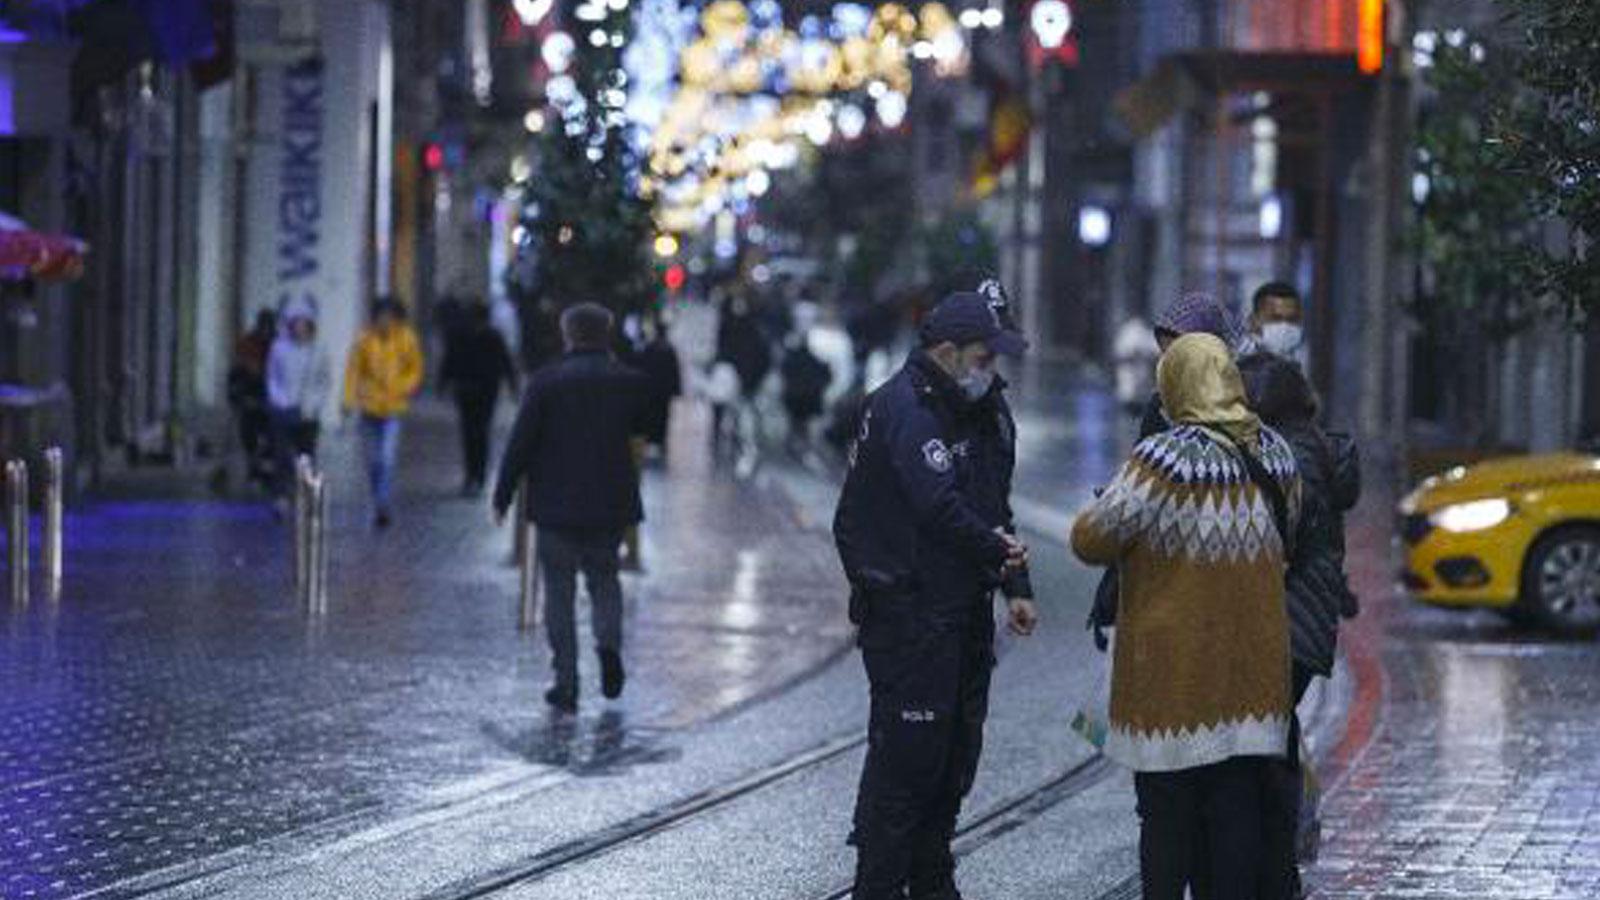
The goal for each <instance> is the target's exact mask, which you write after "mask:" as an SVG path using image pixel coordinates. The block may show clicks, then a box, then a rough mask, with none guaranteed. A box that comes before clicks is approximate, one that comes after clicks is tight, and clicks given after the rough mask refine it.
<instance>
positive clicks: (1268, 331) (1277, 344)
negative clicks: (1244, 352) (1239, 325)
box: [1258, 322, 1306, 357]
mask: <svg viewBox="0 0 1600 900" xmlns="http://www.w3.org/2000/svg"><path fill="white" fill-rule="evenodd" d="M1305 339H1306V336H1305V329H1303V328H1301V327H1300V326H1299V325H1296V324H1294V323H1293V322H1268V323H1267V324H1265V325H1263V326H1261V338H1260V340H1259V341H1258V343H1259V344H1260V345H1261V349H1263V350H1265V351H1267V352H1268V353H1273V354H1276V355H1278V356H1288V357H1293V356H1295V355H1297V354H1298V353H1299V352H1300V347H1301V345H1302V344H1304V343H1305Z"/></svg>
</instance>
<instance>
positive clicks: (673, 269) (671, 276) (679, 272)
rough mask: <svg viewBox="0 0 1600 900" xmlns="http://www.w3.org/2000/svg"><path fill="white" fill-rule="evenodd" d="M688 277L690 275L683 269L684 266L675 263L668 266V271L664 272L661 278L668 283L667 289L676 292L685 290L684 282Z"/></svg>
mask: <svg viewBox="0 0 1600 900" xmlns="http://www.w3.org/2000/svg"><path fill="white" fill-rule="evenodd" d="M687 277H688V276H687V275H686V274H685V273H684V271H683V266H681V265H679V264H677V263H673V264H672V265H670V266H668V267H667V271H666V272H664V273H663V274H662V276H661V280H662V282H663V283H665V284H666V286H667V290H669V291H671V292H673V293H674V294H676V293H677V292H678V291H681V290H683V282H684V280H685V279H686V278H687Z"/></svg>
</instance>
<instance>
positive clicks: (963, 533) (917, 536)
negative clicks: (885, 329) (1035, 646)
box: [833, 350, 1032, 610]
mask: <svg viewBox="0 0 1600 900" xmlns="http://www.w3.org/2000/svg"><path fill="white" fill-rule="evenodd" d="M1002 387H1003V384H1002V383H1001V382H999V381H998V380H996V383H995V387H994V388H993V389H991V391H990V392H989V394H988V395H986V396H985V397H984V398H983V399H981V400H979V401H977V402H976V403H974V402H972V401H970V400H968V399H967V398H966V397H965V396H964V395H963V394H962V393H961V389H960V388H959V387H958V386H957V385H956V383H955V381H954V380H953V379H952V378H950V376H949V375H947V374H946V373H945V372H944V371H943V370H942V369H940V368H939V366H938V364H937V363H935V362H934V361H933V360H932V359H931V358H929V357H928V356H927V354H926V353H924V352H923V351H921V350H917V351H914V352H913V353H912V355H911V357H910V359H908V360H907V361H906V364H905V366H904V367H903V368H902V369H901V370H900V372H899V373H897V374H896V375H895V376H894V377H893V378H891V379H889V381H888V382H886V383H885V384H884V385H883V386H882V387H880V388H878V390H876V391H874V392H873V393H872V395H871V396H870V397H868V398H867V403H866V408H865V410H864V411H863V413H862V417H861V422H860V426H859V432H858V434H857V437H856V440H855V442H854V444H853V445H852V447H851V451H850V469H849V473H848V474H847V475H846V477H845V484H844V490H843V492H842V493H841V495H840V497H839V508H838V511H837V512H836V513H835V515H834V523H833V533H834V540H835V542H836V544H837V546H838V549H839V558H840V561H841V562H842V563H843V565H844V570H845V574H846V576H847V577H848V578H849V580H850V583H851V586H852V588H853V589H855V590H856V591H857V592H862V593H869V594H870V593H872V592H905V593H917V594H919V595H921V597H922V598H924V600H925V601H926V602H928V603H931V604H933V605H934V606H936V607H939V608H942V609H950V610H954V609H958V608H961V607H965V606H967V605H969V604H971V602H972V601H973V598H974V597H975V596H977V595H980V594H983V593H985V592H987V591H989V590H992V589H994V588H995V587H1003V588H1004V589H1005V591H1006V593H1007V594H1008V595H1009V596H1019V597H1020V596H1031V595H1032V587H1031V586H1030V585H1029V584H1028V576H1027V573H1026V571H1019V572H1014V573H1012V574H1010V575H1008V576H1006V577H1005V578H1002V575H1001V573H1002V569H1003V566H1004V562H1005V555H1006V554H1005V542H1004V541H1003V540H1001V538H1000V536H999V535H998V534H996V533H995V529H996V528H1000V529H1004V530H1006V531H1008V532H1009V531H1011V530H1013V523H1012V515H1011V504H1010V491H1011V477H1012V469H1013V466H1014V463H1015V459H1016V452H1015V441H1016V427H1015V424H1014V423H1013V421H1012V418H1011V412H1010V409H1009V408H1008V407H1007V405H1006V403H1005V399H1004V397H1003V395H1002V394H1001V389H1002Z"/></svg>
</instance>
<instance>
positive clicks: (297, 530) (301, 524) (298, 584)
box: [290, 453, 316, 599]
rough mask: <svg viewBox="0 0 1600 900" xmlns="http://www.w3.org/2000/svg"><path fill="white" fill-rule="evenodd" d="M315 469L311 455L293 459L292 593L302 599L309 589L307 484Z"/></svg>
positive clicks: (291, 513) (302, 455) (308, 507)
mask: <svg viewBox="0 0 1600 900" xmlns="http://www.w3.org/2000/svg"><path fill="white" fill-rule="evenodd" d="M315 473H316V469H315V468H314V467H313V465H312V463H311V457H309V456H307V455H305V454H303V453H302V454H300V455H299V456H297V457H295V461H294V493H293V494H292V499H291V504H290V505H291V512H290V515H291V517H292V522H293V524H292V526H291V527H292V529H293V531H294V546H293V548H292V549H291V551H290V552H291V553H292V554H293V557H294V595H295V596H296V597H300V598H302V599H304V598H305V596H306V593H307V591H309V590H310V579H309V573H310V569H309V568H308V567H307V565H306V563H307V556H308V555H309V552H310V550H309V548H308V546H307V543H306V542H307V540H308V537H309V533H310V521H309V509H310V505H309V493H310V492H309V489H308V486H309V484H310V482H311V479H312V477H313V476H314V475H315Z"/></svg>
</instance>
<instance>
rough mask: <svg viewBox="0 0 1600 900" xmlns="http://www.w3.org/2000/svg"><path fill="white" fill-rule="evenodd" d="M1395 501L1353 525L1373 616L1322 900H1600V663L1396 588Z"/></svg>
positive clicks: (1316, 883)
mask: <svg viewBox="0 0 1600 900" xmlns="http://www.w3.org/2000/svg"><path fill="white" fill-rule="evenodd" d="M1392 509H1393V506H1392V498H1391V497H1390V496H1387V495H1385V494H1383V493H1382V492H1380V491H1373V492H1372V496H1370V497H1369V498H1367V500H1366V501H1365V502H1364V503H1363V505H1362V506H1361V507H1360V508H1359V510H1358V512H1357V515H1356V516H1355V517H1354V518H1353V519H1352V521H1351V528H1350V568H1351V577H1352V581H1353V582H1354V584H1355V586H1356V589H1357V592H1358V593H1359V594H1360V596H1361V600H1362V614H1361V616H1360V617H1359V618H1357V619H1356V620H1355V621H1354V622H1353V623H1351V624H1350V625H1348V626H1347V627H1346V629H1345V637H1344V639H1343V647H1344V649H1345V651H1346V653H1347V655H1348V657H1349V662H1350V665H1351V668H1352V670H1353V671H1354V672H1355V674H1356V678H1355V682H1356V696H1355V699H1354V701H1353V703H1352V705H1351V711H1350V716H1349V721H1348V724H1347V727H1346V731H1345V738H1344V740H1343V741H1341V742H1340V743H1339V745H1338V746H1336V747H1335V748H1334V750H1333V753H1332V755H1331V770H1330V772H1329V773H1328V777H1327V780H1326V781H1325V784H1326V785H1327V786H1328V788H1329V790H1328V793H1327V796H1326V797H1325V799H1324V802H1323V807H1322V811H1323V829H1324V831H1323V834H1324V842H1323V848H1322V858H1321V860H1320V862H1319V863H1318V864H1317V865H1316V866H1314V867H1312V868H1311V869H1310V870H1309V872H1308V886H1309V887H1310V888H1312V893H1311V896H1312V897H1314V898H1317V900H1347V898H1349V900H1354V898H1369V897H1395V898H1402V897H1404V898H1437V900H1444V898H1463V900H1465V898H1472V900H1490V898H1492V900H1593V898H1595V897H1600V655H1597V654H1596V648H1595V646H1594V643H1593V641H1592V640H1591V641H1578V642H1574V643H1563V642H1559V641H1554V640H1550V639H1547V638H1544V637H1541V636H1539V635H1536V634H1531V633H1527V632H1521V631H1517V630H1515V629H1513V628H1511V627H1510V626H1508V625H1507V624H1505V623H1504V622H1503V621H1501V620H1500V619H1499V618H1498V617H1497V616H1495V615H1494V614H1493V613H1489V612H1477V613H1451V612H1446V611H1440V610H1433V609H1428V608H1425V607H1422V606H1420V605H1418V604H1416V603H1414V602H1413V601H1411V600H1410V599H1409V598H1407V597H1405V596H1402V595H1401V594H1400V593H1398V592H1397V591H1396V589H1395V588H1394V586H1393V585H1394V581H1393V576H1392V573H1393V572H1394V571H1395V569H1396V565H1395V561H1394V556H1393V552H1392V551H1391V550H1390V545H1389V541H1390V538H1389V535H1390V534H1391V533H1392V525H1391V522H1392V520H1391V515H1392Z"/></svg>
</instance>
